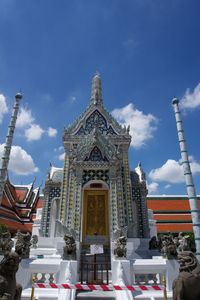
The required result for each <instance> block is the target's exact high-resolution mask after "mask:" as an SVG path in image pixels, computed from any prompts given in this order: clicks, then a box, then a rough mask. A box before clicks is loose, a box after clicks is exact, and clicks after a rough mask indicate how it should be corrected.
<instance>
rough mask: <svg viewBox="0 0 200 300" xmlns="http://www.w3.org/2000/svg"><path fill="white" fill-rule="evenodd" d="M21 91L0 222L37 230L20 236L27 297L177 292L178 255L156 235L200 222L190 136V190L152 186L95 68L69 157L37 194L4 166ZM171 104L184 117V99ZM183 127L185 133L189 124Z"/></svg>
mask: <svg viewBox="0 0 200 300" xmlns="http://www.w3.org/2000/svg"><path fill="white" fill-rule="evenodd" d="M15 98H16V101H15V105H14V109H13V114H12V117H11V122H10V125H9V126H8V134H7V137H6V143H5V145H6V146H5V149H4V154H3V157H2V167H1V169H0V217H1V218H0V223H1V224H5V225H7V226H8V227H9V229H10V230H11V231H12V232H13V233H15V232H16V231H17V230H18V229H19V230H20V231H23V232H27V231H29V232H31V231H32V235H34V236H35V235H37V236H38V239H35V241H36V242H34V243H33V245H32V247H31V248H30V245H31V243H29V242H27V241H26V239H24V242H23V243H24V245H26V246H27V244H28V247H29V248H30V249H29V248H28V249H29V256H28V257H27V256H26V257H25V258H24V259H23V261H22V262H21V264H20V266H19V270H18V272H17V281H18V282H20V283H21V284H22V287H23V291H22V298H21V299H22V300H28V299H32V300H33V299H38V300H39V299H40V300H50V299H52V300H81V299H83V300H84V299H85V300H88V299H91V300H101V299H107V300H135V299H138V300H139V299H140V300H159V299H160V300H161V299H163V300H166V299H169V300H172V284H173V280H174V279H175V278H176V277H177V275H178V270H179V265H178V263H177V261H176V260H174V259H173V260H170V259H168V258H169V257H168V256H167V248H166V247H164V246H163V248H162V249H161V252H162V250H163V249H164V250H163V251H164V252H163V256H164V257H162V255H161V253H160V252H159V250H158V249H159V243H158V241H157V240H156V237H155V236H156V235H157V233H164V232H169V231H170V232H176V233H178V232H180V231H183V232H191V231H192V229H194V227H195V226H196V227H197V226H200V222H199V221H198V218H199V209H198V205H199V203H200V198H199V197H198V198H196V195H195V189H194V185H193V182H192V175H191V171H190V167H189V162H188V159H187V150H186V146H185V143H184V142H185V140H184V138H181V139H180V140H179V143H180V145H181V149H182V150H181V151H182V152H183V153H184V154H183V155H184V157H183V158H184V159H183V163H184V164H185V165H186V167H185V169H186V171H187V172H185V176H186V177H187V178H186V186H187V188H188V190H189V191H188V198H189V200H188V198H187V197H186V196H154V195H148V189H147V182H146V176H145V173H144V171H143V168H142V165H141V163H139V164H138V165H137V166H136V167H135V168H134V169H131V168H130V165H129V157H128V153H129V146H130V143H131V136H130V133H129V127H122V126H121V125H120V124H119V123H118V122H117V121H116V120H115V119H114V118H113V116H112V115H111V114H110V113H109V112H108V111H107V110H106V108H105V106H104V101H103V97H102V85H101V78H100V75H99V74H98V73H96V74H95V76H94V77H93V79H92V87H91V97H90V99H89V103H88V106H87V108H86V109H85V111H84V112H83V113H82V114H81V115H80V116H79V118H78V120H77V121H75V122H74V123H73V124H72V125H70V126H68V127H66V128H65V129H64V133H63V146H64V152H65V153H64V155H65V157H64V165H63V167H62V168H58V167H56V166H53V165H50V167H49V171H48V174H47V178H46V181H45V184H44V189H43V195H40V189H39V188H34V183H32V184H30V185H26V186H25V185H20V186H14V185H12V184H11V183H10V181H9V178H8V175H7V173H8V172H7V170H8V162H9V156H10V150H11V145H12V139H13V135H14V129H15V124H16V119H17V113H18V110H19V102H20V100H21V98H22V95H21V94H17V95H16V97H15ZM173 105H175V106H176V107H175V109H176V110H177V111H176V117H177V118H179V119H178V120H177V124H178V126H180V127H181V126H182V125H180V123H181V121H180V113H179V111H178V99H173ZM178 132H179V138H180V133H181V135H183V133H184V131H183V128H182V127H181V128H179V131H178ZM189 203H190V206H189ZM191 203H192V206H191ZM191 207H193V208H194V209H191ZM195 220H197V221H195ZM194 231H195V230H194ZM196 232H197V234H196V235H195V238H196V246H197V247H196V249H197V253H196V254H197V257H198V255H199V257H200V253H198V251H199V250H198V249H200V245H199V244H198V243H197V242H198V241H199V240H200V234H199V235H198V231H197V230H196ZM19 236H22V235H20V233H18V237H19ZM24 236H25V235H24ZM28 237H29V238H31V237H30V235H28ZM165 237H166V240H165V241H167V240H169V239H170V238H171V240H172V238H173V237H172V236H171V237H170V236H169V235H168V236H165ZM21 239H22V238H21ZM182 240H183V238H182ZM29 241H30V239H29ZM165 241H164V242H165ZM15 242H16V241H15ZM164 242H163V245H164ZM172 243H174V242H173V240H172ZM24 245H23V247H24V248H26V247H25V246H24ZM170 245H171V244H170ZM170 245H169V246H170ZM20 250H21V248H20ZM163 276H164V277H163ZM163 278H164V279H166V280H165V284H164V285H163V286H161V285H162V282H163V281H162V280H163ZM33 284H34V286H35V288H33ZM85 289H86V292H85V291H84V290H85ZM163 289H164V291H163ZM166 295H167V296H168V298H166Z"/></svg>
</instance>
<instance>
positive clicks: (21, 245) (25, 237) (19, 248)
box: [15, 231, 32, 258]
mask: <svg viewBox="0 0 200 300" xmlns="http://www.w3.org/2000/svg"><path fill="white" fill-rule="evenodd" d="M31 244H32V243H31V235H30V233H29V232H27V233H21V232H20V231H18V232H17V241H16V244H15V251H16V252H17V253H18V254H19V255H20V256H21V258H29V254H30V247H31Z"/></svg>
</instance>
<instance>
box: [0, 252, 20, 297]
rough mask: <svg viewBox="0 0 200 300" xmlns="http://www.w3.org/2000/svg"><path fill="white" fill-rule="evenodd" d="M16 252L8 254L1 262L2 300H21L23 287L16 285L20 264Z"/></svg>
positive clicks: (0, 294) (0, 286)
mask: <svg viewBox="0 0 200 300" xmlns="http://www.w3.org/2000/svg"><path fill="white" fill-rule="evenodd" d="M20 260H21V259H20V257H19V255H18V254H17V253H16V252H6V253H5V254H4V258H3V260H2V261H1V262H0V299H1V300H6V299H9V300H21V292H22V286H21V285H20V284H17V283H16V273H17V270H18V267H19V263H20Z"/></svg>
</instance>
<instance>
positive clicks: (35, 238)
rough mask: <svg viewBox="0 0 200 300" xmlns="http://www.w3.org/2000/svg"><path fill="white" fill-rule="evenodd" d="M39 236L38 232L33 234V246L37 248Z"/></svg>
mask: <svg viewBox="0 0 200 300" xmlns="http://www.w3.org/2000/svg"><path fill="white" fill-rule="evenodd" d="M37 243H38V236H37V235H36V234H34V235H32V239H31V244H32V247H33V248H35V249H36V248H37Z"/></svg>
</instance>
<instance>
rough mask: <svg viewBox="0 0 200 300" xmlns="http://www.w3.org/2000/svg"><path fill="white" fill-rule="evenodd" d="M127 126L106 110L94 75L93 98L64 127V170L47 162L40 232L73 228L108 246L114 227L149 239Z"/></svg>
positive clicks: (142, 182) (83, 238)
mask: <svg viewBox="0 0 200 300" xmlns="http://www.w3.org/2000/svg"><path fill="white" fill-rule="evenodd" d="M130 142H131V136H130V134H129V128H125V127H122V126H121V125H120V124H119V123H118V122H117V121H116V120H115V119H114V118H113V117H112V116H111V114H110V113H109V112H108V111H107V110H106V109H105V107H104V103H103V98H102V88H101V79H100V75H99V74H96V75H95V76H94V78H93V80H92V90H91V99H90V102H89V105H88V107H87V108H86V110H85V111H84V113H82V114H81V116H80V117H79V119H78V120H77V121H76V122H75V123H74V124H72V125H71V126H69V127H67V128H65V130H64V134H63V145H64V149H65V160H64V167H63V169H59V168H55V167H53V166H51V167H50V170H49V174H48V178H47V181H46V183H45V187H44V208H43V212H42V220H41V230H40V232H41V234H42V235H43V236H44V237H50V236H59V235H60V230H61V227H62V226H63V227H66V228H67V229H68V230H71V229H72V230H73V231H74V232H75V233H76V238H77V239H78V240H79V241H80V242H81V243H82V245H84V244H86V245H87V244H91V243H94V241H95V239H101V241H102V242H103V244H105V245H109V243H110V239H111V238H112V235H113V233H114V232H115V231H116V230H120V229H121V228H126V230H127V235H128V237H130V238H133V237H137V238H149V236H150V229H149V221H148V209H147V202H146V196H147V187H146V179H145V174H144V172H143V170H142V167H141V164H139V165H138V166H137V167H136V168H135V169H134V170H130V167H129V160H128V149H129V146H130Z"/></svg>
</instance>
